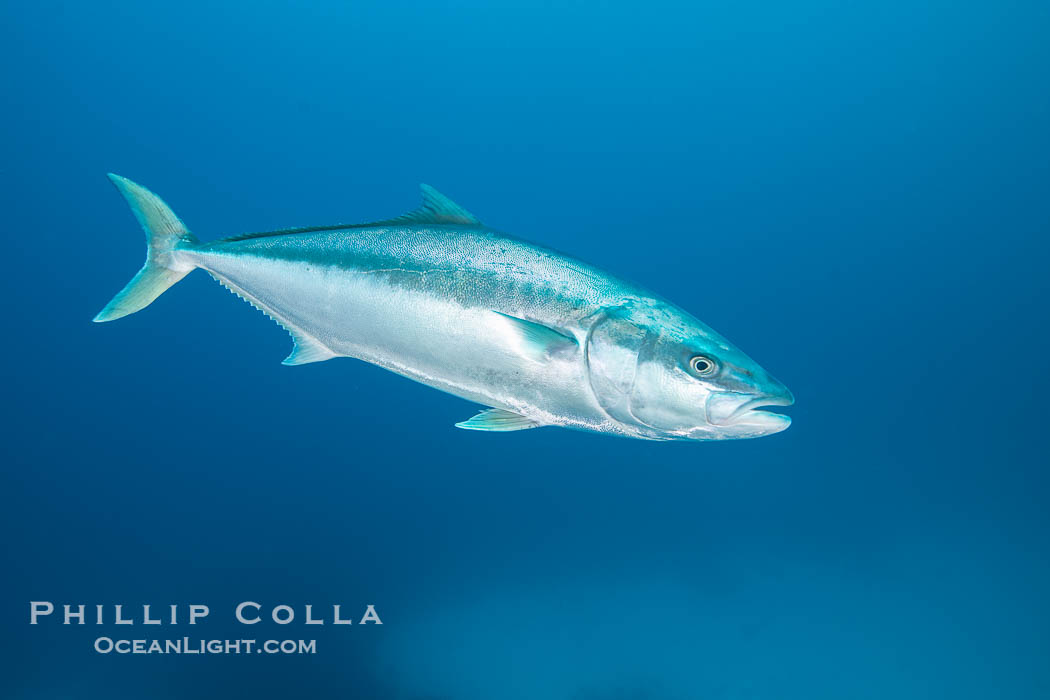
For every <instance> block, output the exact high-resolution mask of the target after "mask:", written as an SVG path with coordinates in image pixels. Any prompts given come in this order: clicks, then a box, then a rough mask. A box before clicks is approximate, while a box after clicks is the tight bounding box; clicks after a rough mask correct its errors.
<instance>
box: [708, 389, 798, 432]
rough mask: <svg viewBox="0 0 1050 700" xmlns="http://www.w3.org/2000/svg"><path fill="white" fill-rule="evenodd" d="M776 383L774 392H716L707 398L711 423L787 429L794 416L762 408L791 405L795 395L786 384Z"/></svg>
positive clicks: (709, 421)
mask: <svg viewBox="0 0 1050 700" xmlns="http://www.w3.org/2000/svg"><path fill="white" fill-rule="evenodd" d="M774 382H775V386H772V387H769V388H770V389H772V391H769V392H768V393H767V392H763V393H761V394H757V395H756V394H750V393H742V392H736V391H721V392H715V393H713V394H711V395H710V396H708V397H707V402H706V404H705V409H706V412H707V422H708V423H710V424H711V425H716V426H732V425H760V426H763V427H767V428H770V429H773V428H775V429H778V430H783V429H784V428H786V427H787V426H788V425H790V424H791V418H790V417H789V416H785V415H783V414H780V413H774V412H772V411H762V410H759V409H760V408H762V407H764V406H790V405H791V404H793V403H795V397H794V396H793V395H792V393H791V391H789V390H788V388H787V387H786V386H784V385H783V384H780V382H776V381H775V380H774Z"/></svg>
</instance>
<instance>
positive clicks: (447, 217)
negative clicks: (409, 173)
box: [222, 184, 481, 243]
mask: <svg viewBox="0 0 1050 700" xmlns="http://www.w3.org/2000/svg"><path fill="white" fill-rule="evenodd" d="M419 189H420V191H421V192H422V193H423V203H422V204H420V205H419V208H418V209H413V210H412V211H410V212H408V213H407V214H402V215H401V216H396V217H394V218H393V219H383V220H382V221H369V222H368V223H364V224H335V225H333V226H304V227H301V228H285V229H280V230H278V231H263V232H260V233H242V234H239V235H236V236H230V237H228V238H223V239H222V242H224V243H226V242H233V241H247V240H250V239H253V238H270V237H273V236H287V235H290V234H296V233H317V232H318V231H346V230H349V229H354V228H370V227H372V226H389V225H390V224H459V225H460V226H481V222H480V221H478V217H476V216H474V215H473V214H471V213H470V212H469V211H467V210H466V209H464V208H463V207H461V206H459V205H458V204H456V203H455V202H453V201H452V200H451V199H449V198H448V197H446V196H445V195H443V194H441V193H440V192H438V191H437V190H435V189H434V188H433V187H431V186H430V185H426V184H420V185H419Z"/></svg>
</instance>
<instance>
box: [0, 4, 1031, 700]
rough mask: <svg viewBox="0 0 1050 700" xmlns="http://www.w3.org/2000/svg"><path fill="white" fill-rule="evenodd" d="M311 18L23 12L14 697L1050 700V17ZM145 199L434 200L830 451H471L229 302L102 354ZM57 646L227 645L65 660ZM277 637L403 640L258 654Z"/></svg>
mask: <svg viewBox="0 0 1050 700" xmlns="http://www.w3.org/2000/svg"><path fill="white" fill-rule="evenodd" d="M300 5H303V6H300ZM306 5H310V3H291V2H280V3H256V2H251V3H249V2H242V3H218V4H216V3H192V2H191V3H187V2H172V3H116V4H114V3H101V2H99V3H53V2H40V3H14V2H5V3H4V4H3V7H2V11H0V60H2V65H3V67H4V68H3V74H2V77H0V81H2V87H3V91H2V92H3V98H4V108H3V111H2V114H0V124H2V126H3V130H2V133H3V138H2V141H0V143H2V148H3V152H2V153H0V156H2V158H0V178H2V185H3V186H2V188H0V191H2V192H3V195H2V197H3V224H2V227H0V231H2V235H3V262H4V265H3V275H2V276H0V293H2V298H3V301H4V306H3V308H4V313H3V317H4V336H5V337H4V340H5V342H4V346H5V349H6V352H5V355H6V357H5V361H4V362H3V363H2V368H0V373H2V375H0V376H2V382H3V383H2V386H3V402H2V411H3V416H2V419H3V422H2V425H3V428H2V430H3V435H2V442H0V444H2V447H0V450H2V452H0V454H2V462H3V467H2V476H0V480H2V481H0V523H2V524H3V538H2V541H3V550H2V551H3V562H2V565H3V566H2V570H3V578H2V583H0V585H2V586H3V588H4V592H3V597H2V609H3V614H4V621H5V626H4V631H3V635H2V639H0V644H2V647H0V654H2V655H0V664H2V667H3V672H2V673H0V695H3V697H5V698H55V697H77V698H96V697H97V698H106V699H107V700H112V699H114V698H142V697H147V696H148V697H152V698H167V697H170V698H184V697H187V696H192V697H196V698H229V697H248V696H253V697H290V696H296V697H316V698H327V697H341V698H347V697H362V698H377V699H380V698H404V699H407V700H418V699H421V698H448V699H453V698H454V699H457V700H459V699H473V698H476V699H491V698H522V699H534V698H569V699H574V700H606V699H615V700H624V699H631V700H642V699H650V698H652V699H664V698H668V699H674V700H680V699H685V698H689V699H691V698H705V699H706V698H752V697H753V698H805V699H806V700H813V699H815V698H836V699H837V698H844V697H848V698H886V697H901V698H905V697H906V698H929V697H950V698H989V697H1012V698H1040V697H1047V696H1048V694H1050V666H1048V665H1047V664H1046V659H1047V655H1048V652H1050V601H1048V596H1047V591H1048V590H1050V563H1048V558H1047V544H1048V532H1050V530H1048V528H1050V520H1048V514H1047V508H1046V506H1047V497H1048V480H1047V476H1046V466H1047V457H1046V440H1045V437H1044V435H1045V434H1046V429H1047V428H1046V419H1045V417H1044V414H1045V407H1046V399H1047V396H1048V393H1047V392H1048V390H1050V386H1048V367H1047V364H1048V358H1047V351H1048V342H1047V340H1048V337H1047V334H1048V331H1047V324H1046V322H1047V291H1048V290H1047V286H1048V281H1047V274H1046V273H1047V253H1048V243H1047V240H1048V234H1050V205H1048V202H1050V192H1048V184H1050V180H1048V177H1050V172H1048V169H1050V165H1048V164H1050V130H1048V128H1047V125H1048V123H1050V90H1048V89H1047V77H1046V76H1047V67H1048V65H1050V48H1048V47H1050V7H1048V6H1047V4H1046V3H1037V2H1027V3H1026V2H1000V3H965V2H964V3H959V2H933V3H915V2H905V1H903V0H900V1H893V2H882V1H879V2H876V1H874V0H872V1H869V2H863V3H841V2H836V1H834V0H819V1H812V0H806V1H801V2H757V1H750V2H742V3H731V5H732V8H731V9H730V8H728V7H726V5H730V4H727V3H715V2H702V3H680V4H676V3H668V2H649V3H642V4H635V3H628V2H604V3H603V2H592V3H578V2H551V3H548V4H545V3H537V2H534V1H529V2H498V3H497V2H493V3H480V2H456V3H411V2H407V3H406V2H390V1H384V2H368V3H362V2H329V3H314V4H313V6H312V7H311V6H306ZM107 171H113V172H117V173H120V174H122V175H125V176H128V177H130V178H132V179H134V180H136V181H139V182H141V183H143V184H145V185H146V186H148V187H150V188H151V189H153V190H155V191H156V192H158V193H159V194H160V195H161V196H163V197H164V198H165V199H166V200H167V201H168V203H169V204H171V205H172V207H173V208H174V210H175V211H176V212H177V213H178V214H179V215H180V216H181V217H182V218H183V220H184V221H185V222H186V223H187V224H188V225H189V226H190V227H191V229H192V230H193V231H194V232H195V233H196V234H197V235H198V236H200V237H201V238H203V239H211V238H215V237H219V236H222V235H228V234H232V233H237V232H242V231H250V230H265V229H271V228H280V227H285V226H289V225H309V224H327V223H333V222H341V221H364V220H370V219H376V218H385V217H389V216H393V215H396V214H399V213H401V212H403V211H406V210H408V209H411V208H413V207H414V206H415V205H416V203H417V198H418V193H417V189H416V186H417V183H418V182H420V181H423V182H429V183H431V184H433V185H435V186H436V187H438V188H439V189H441V190H442V191H444V192H445V193H447V194H448V195H449V196H451V197H452V198H453V199H455V200H456V201H458V202H460V203H461V204H463V206H465V207H467V208H468V209H470V210H471V211H473V212H474V213H476V214H477V215H478V216H479V217H480V218H481V219H482V220H483V221H485V222H486V223H488V224H490V225H492V226H495V227H497V228H500V229H502V230H506V231H510V232H513V233H516V234H518V235H521V236H524V237H527V238H531V239H532V240H535V241H537V242H540V243H544V244H547V245H551V246H554V247H556V248H560V249H562V250H565V251H567V252H570V253H573V254H576V255H578V256H580V257H583V258H585V259H587V260H589V261H592V262H594V263H597V264H599V265H602V266H604V267H606V268H608V269H609V270H611V271H614V272H616V273H619V274H622V275H624V276H626V277H629V278H632V279H634V280H637V281H639V282H641V283H643V284H646V285H648V286H650V287H652V288H655V289H656V290H657V291H659V292H661V293H663V294H664V295H666V296H667V297H669V298H671V299H673V300H675V301H677V302H679V303H680V304H682V305H683V306H685V307H686V308H688V309H690V310H691V311H693V312H694V313H696V315H697V316H699V317H700V318H702V319H703V320H705V321H706V322H707V323H709V324H710V325H712V326H713V327H714V328H716V329H718V330H719V331H721V332H722V333H724V334H725V335H726V336H728V337H729V338H730V339H732V340H733V341H734V342H735V343H737V344H738V345H739V346H740V347H741V348H743V349H744V350H745V351H746V352H748V353H749V354H751V355H752V356H753V357H754V358H755V359H756V360H757V361H758V362H760V363H761V364H762V365H763V366H765V367H766V368H767V369H769V370H770V371H771V372H773V373H774V374H775V375H776V376H778V377H779V378H780V379H782V380H783V381H784V382H785V383H786V384H787V385H788V386H790V387H791V388H792V390H793V391H794V392H795V394H796V396H797V397H798V403H797V405H796V406H795V407H793V408H792V409H790V412H791V413H792V415H793V416H794V419H795V423H794V425H793V426H792V427H791V429H790V430H788V431H787V432H786V433H783V434H780V435H776V436H774V437H770V438H765V439H761V440H753V441H744V442H734V443H722V444H662V443H646V442H635V441H627V440H620V439H614V438H609V437H603V436H597V435H588V434H582V433H574V432H569V431H559V430H555V429H546V430H535V431H527V432H522V433H515V434H507V435H498V434H494V435H487V434H478V433H470V432H465V431H459V430H455V429H453V427H452V424H453V423H454V422H456V421H458V420H463V419H464V418H466V417H468V416H469V415H471V414H472V412H473V411H474V407H473V406H471V405H469V404H467V403H466V402H464V401H461V400H459V399H456V398H454V397H450V396H446V395H443V394H439V393H437V392H434V391H433V390H430V389H427V388H425V387H422V386H418V385H415V384H413V383H411V382H408V381H406V380H403V379H400V378H397V377H395V376H393V375H389V374H387V373H384V372H382V371H380V370H378V369H376V368H374V367H371V366H367V365H364V364H362V363H358V362H353V361H349V360H338V361H334V362H327V363H321V364H316V365H308V366H304V367H297V368H288V367H282V366H281V365H280V364H279V362H280V360H281V359H282V358H284V356H285V355H286V354H287V352H288V350H289V347H290V341H289V339H288V337H287V335H286V334H285V333H284V332H283V331H281V330H280V329H279V328H277V327H276V326H274V325H273V324H272V323H270V322H269V321H267V320H266V319H265V318H264V317H263V316H262V315H260V314H259V313H257V312H255V311H253V310H252V309H251V308H250V307H249V306H247V305H246V304H244V303H242V302H241V301H239V300H237V299H236V298H235V297H234V296H232V295H230V294H228V293H227V292H226V291H224V290H223V289H221V288H219V287H218V286H217V285H216V284H214V282H212V281H211V280H210V279H209V278H207V276H205V275H203V274H200V273H196V274H194V275H191V276H190V277H189V278H187V279H186V280H185V281H184V282H183V283H181V284H179V285H178V286H177V287H176V288H174V289H173V290H172V291H171V292H169V293H168V294H166V295H165V296H164V297H162V298H161V299H160V300H159V301H158V302H157V303H155V304H154V305H153V306H151V307H150V308H149V309H147V310H146V311H145V312H143V313H141V314H137V315H135V316H133V317H130V318H128V319H125V320H122V321H120V322H118V323H113V324H107V325H103V326H100V325H94V324H92V323H90V319H91V317H92V316H93V315H94V314H95V313H96V312H97V311H98V310H99V309H100V308H101V307H102V306H103V305H104V304H105V303H106V301H108V300H109V298H110V297H111V296H112V294H113V293H114V292H116V291H117V290H118V289H119V288H120V287H121V286H122V285H123V284H124V283H125V282H126V281H127V279H128V278H129V277H130V276H131V275H132V274H133V273H134V272H135V270H137V269H138V266H139V265H140V264H141V261H142V256H143V240H142V234H141V232H140V231H139V229H138V227H137V225H136V224H135V222H134V220H133V219H132V217H131V215H130V214H129V213H128V210H127V207H126V205H125V204H124V202H123V201H122V200H121V198H120V197H119V196H118V195H117V193H116V192H115V191H114V190H113V188H112V186H111V185H110V184H109V183H108V182H107V181H106V179H105V177H104V174H105V173H106V172H107ZM41 599H43V600H52V601H54V602H56V603H58V604H61V603H74V604H75V603H86V604H89V605H90V604H94V603H124V604H126V605H132V606H133V605H141V604H142V603H153V604H155V605H162V604H167V603H172V602H175V603H194V602H202V603H207V604H210V605H211V606H212V615H211V618H210V619H209V621H208V623H207V624H206V625H202V626H201V627H199V628H197V629H196V630H189V629H188V628H186V627H178V628H161V629H160V630H159V632H154V630H155V629H156V628H153V629H150V628H145V629H144V628H143V627H141V626H139V627H135V628H114V627H113V626H106V627H104V628H96V627H94V626H90V627H89V626H85V627H67V628H64V627H62V626H61V625H57V624H54V623H53V622H52V623H51V624H47V625H40V626H37V627H30V626H29V625H28V601H30V600H41ZM245 599H253V600H258V601H260V602H264V603H268V604H277V603H289V604H292V605H295V606H297V607H298V608H300V609H301V606H302V605H303V604H305V603H313V604H315V605H317V606H325V605H330V604H332V603H343V604H344V605H345V606H347V607H349V608H350V609H351V610H355V609H358V608H361V607H363V605H364V604H366V603H375V604H376V605H377V607H378V610H379V612H380V614H381V615H382V616H383V619H384V622H385V623H386V624H385V625H383V626H382V627H369V628H362V627H358V626H356V625H355V626H353V627H351V628H341V629H332V628H331V626H327V627H324V628H323V629H317V628H306V627H303V626H300V625H290V626H288V627H287V628H278V627H276V626H274V625H269V626H265V627H264V626H263V625H260V626H258V627H257V628H247V629H246V628H243V627H240V626H237V625H230V624H229V622H228V621H229V619H230V618H231V611H230V609H231V607H232V605H233V604H234V603H236V602H238V601H240V600H245ZM100 633H104V634H109V635H111V636H118V637H119V636H122V635H123V636H133V637H142V636H158V635H159V636H181V634H182V633H196V635H195V636H207V637H220V638H221V637H226V636H230V637H244V636H248V637H253V636H254V637H259V638H268V637H270V636H274V637H276V638H278V639H283V638H285V637H292V638H310V637H315V636H316V637H317V638H318V640H319V641H318V645H319V652H318V654H317V655H316V656H303V657H297V656H286V657H269V656H260V657H255V656H251V657H244V656H241V657H233V656H216V657H176V656H167V657H158V656H152V657H144V656H138V657H131V656H120V657H118V656H117V655H115V654H114V655H109V656H99V655H96V654H95V653H94V652H93V651H92V650H91V644H92V641H93V640H94V638H95V637H96V636H98V635H99V634H100Z"/></svg>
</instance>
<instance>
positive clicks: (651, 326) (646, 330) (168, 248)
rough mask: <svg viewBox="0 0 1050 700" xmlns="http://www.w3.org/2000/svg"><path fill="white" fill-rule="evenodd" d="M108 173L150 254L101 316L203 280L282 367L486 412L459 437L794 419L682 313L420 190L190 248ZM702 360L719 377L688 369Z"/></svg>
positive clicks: (156, 205)
mask: <svg viewBox="0 0 1050 700" xmlns="http://www.w3.org/2000/svg"><path fill="white" fill-rule="evenodd" d="M111 177H112V178H113V180H114V183H115V184H116V185H117V187H118V189H120V190H121V192H122V193H123V194H124V195H125V197H126V198H127V199H128V202H129V204H131V207H132V210H133V211H134V212H135V213H136V215H137V216H138V217H139V219H140V222H142V223H143V227H144V228H145V229H146V232H147V239H148V242H149V246H148V247H149V252H148V255H147V264H146V265H145V266H144V268H143V270H142V271H141V272H140V273H139V276H137V277H136V278H135V280H133V281H132V282H131V283H130V284H129V285H128V287H126V288H125V290H124V291H123V292H121V293H120V294H118V295H117V297H116V298H115V299H114V301H113V302H111V303H110V305H109V306H107V307H106V309H105V310H103V312H102V313H100V314H99V317H97V319H96V320H100V321H101V320H112V319H113V318H119V317H120V316H123V315H126V314H127V313H132V312H134V311H137V310H138V309H140V308H142V307H143V306H145V305H146V304H148V303H149V302H151V301H152V300H153V299H154V298H156V296H158V295H159V294H160V293H162V292H163V291H164V290H165V289H167V287H169V286H171V284H174V282H175V281H178V279H181V277H182V276H184V275H185V274H187V273H188V272H189V271H191V270H193V269H195V268H201V269H203V270H205V271H207V272H208V273H209V274H211V275H212V276H213V277H214V278H215V279H216V280H218V281H219V282H220V283H222V284H223V285H225V286H226V287H228V288H229V289H230V290H231V291H233V292H235V293H236V294H238V295H240V296H241V297H242V298H244V299H245V300H247V301H249V302H250V303H252V304H253V305H254V306H256V307H257V308H258V309H260V310H262V311H263V312H265V313H266V314H267V315H269V316H270V317H271V318H273V319H274V320H275V321H276V322H277V323H279V324H280V325H281V326H283V327H284V328H286V329H287V330H288V331H289V333H290V334H291V335H292V337H293V340H294V343H295V348H294V349H293V352H292V354H291V355H290V356H289V357H288V358H287V359H286V360H285V364H292V365H295V364H303V363H306V362H316V361H321V360H327V359H331V358H334V357H353V358H357V359H360V360H364V361H366V362H371V363H373V364H376V365H379V366H381V367H384V368H386V369H388V370H391V371H393V372H396V373H398V374H400V375H403V376H405V377H408V378H410V379H413V380H416V381H418V382H421V383H423V384H426V385H428V386H432V387H434V388H436V389H440V390H442V391H445V392H448V393H450V394H454V395H456V396H460V397H462V398H465V399H468V400H470V401H474V402H477V403H479V404H482V405H484V406H486V407H489V408H488V409H487V410H485V411H482V412H481V413H480V414H478V416H475V417H474V418H473V419H470V420H468V421H464V422H463V423H460V424H458V425H459V427H463V428H468V429H478V430H492V431H504V430H520V429H525V428H532V427H539V426H546V425H556V426H563V427H569V428H577V429H584V430H591V431H597V432H603V433H612V434H617V435H623V436H629V437H638V438H648V439H720V438H729V437H755V436H758V435H764V434H769V433H771V432H777V431H779V430H782V429H783V428H785V427H787V424H788V423H789V419H787V417H786V416H781V415H779V414H773V413H769V412H766V411H759V410H757V409H758V407H759V406H763V405H771V404H772V405H786V404H788V403H790V402H791V401H793V399H792V398H791V395H790V392H787V390H786V388H784V387H783V385H781V384H780V383H779V382H776V380H774V379H772V377H770V376H769V375H768V374H766V373H765V372H764V371H763V370H761V368H759V367H758V366H757V365H755V364H754V363H753V362H752V361H751V360H750V359H749V358H747V357H746V356H745V355H743V353H741V352H740V351H739V350H737V349H736V348H734V347H733V346H732V345H731V344H729V343H728V341H726V340H725V339H724V338H722V337H721V336H719V335H718V334H717V333H715V332H714V331H712V330H711V329H709V328H708V327H707V326H705V325H704V324H702V323H701V322H699V321H698V320H696V319H694V318H692V317H691V316H690V315H689V314H687V313H686V312H684V311H682V310H681V309H679V308H678V307H676V306H674V305H673V304H670V303H669V302H667V301H664V300H662V299H660V298H659V297H657V296H655V295H652V294H651V293H649V292H647V291H645V290H643V289H641V288H639V287H637V286H635V285H633V284H630V283H628V282H625V281H623V280H620V279H618V278H616V277H614V276H612V275H609V274H608V273H605V272H603V271H601V270H599V269H597V268H595V267H592V266H590V265H587V264H586V263H583V262H581V261H579V260H576V259H574V258H571V257H568V256H565V255H562V254H560V253H557V252H555V251H552V250H549V249H546V248H543V247H540V246H536V245H533V244H530V243H527V242H525V241H522V240H519V239H516V238H513V237H510V236H507V235H504V234H501V233H498V232H496V231H494V230H492V229H489V228H487V227H485V226H483V225H481V224H480V222H478V221H477V219H475V218H474V217H473V216H472V215H471V214H469V212H467V211H466V210H464V209H462V208H461V207H459V206H458V205H456V204H455V203H453V202H451V200H448V199H447V198H445V197H443V196H442V195H440V194H439V193H437V192H436V191H434V190H433V189H431V188H428V187H425V186H424V204H423V206H422V207H420V209H418V210H416V211H414V212H410V213H409V214H406V215H404V216H402V217H398V218H396V219H392V220H389V221H384V222H377V223H375V224H365V225H360V226H346V227H323V228H316V229H290V230H287V231H277V232H269V233H262V234H248V235H243V236H234V237H232V238H228V239H223V240H219V241H214V242H208V243H201V242H199V241H197V240H196V239H195V238H193V236H192V235H191V234H189V232H188V230H186V229H185V226H183V225H182V223H181V221H179V220H178V218H177V217H175V215H174V214H173V213H171V211H170V209H168V208H167V206H166V205H164V203H163V202H162V201H160V199H159V198H157V197H156V195H153V194H152V193H150V192H149V191H148V190H145V188H142V187H141V186H138V185H135V184H134V183H132V182H130V181H128V180H126V179H124V178H119V177H117V176H111ZM154 292H155V293H154ZM143 302H144V303H143ZM696 357H702V358H703V360H704V362H701V363H699V364H698V363H697V362H696V361H695V358H696ZM707 361H710V362H711V363H712V364H716V365H717V368H718V375H719V376H718V377H717V380H718V381H715V380H716V377H714V376H711V377H710V378H708V377H706V376H703V375H700V374H697V373H696V372H692V373H691V372H690V367H692V368H694V369H696V368H697V367H703V368H704V370H706V369H707V364H706V362H707ZM690 362H692V363H693V364H692V365H690V364H689V363H690ZM683 363H684V364H683ZM712 375H713V372H712ZM683 380H685V381H683ZM712 420H714V421H715V422H712Z"/></svg>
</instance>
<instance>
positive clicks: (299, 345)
mask: <svg viewBox="0 0 1050 700" xmlns="http://www.w3.org/2000/svg"><path fill="white" fill-rule="evenodd" d="M288 332H289V333H290V334H291V336H292V342H293V343H294V345H293V347H292V354H290V355H289V356H288V357H286V358H284V361H283V362H281V364H282V365H305V364H309V363H311V362H324V361H325V360H331V359H332V358H333V357H336V354H335V353H334V352H332V351H331V350H329V349H328V348H326V347H325V346H324V345H321V344H320V343H319V342H317V341H316V340H314V339H313V338H311V337H310V336H308V335H303V334H301V333H296V332H295V331H291V330H290V331H288Z"/></svg>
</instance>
